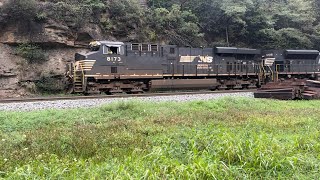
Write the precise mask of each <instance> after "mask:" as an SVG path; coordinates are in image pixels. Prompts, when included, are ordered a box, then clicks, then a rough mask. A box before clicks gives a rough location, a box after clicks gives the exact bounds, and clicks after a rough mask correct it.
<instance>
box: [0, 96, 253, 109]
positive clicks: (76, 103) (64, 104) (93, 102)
mask: <svg viewBox="0 0 320 180" xmlns="http://www.w3.org/2000/svg"><path fill="white" fill-rule="evenodd" d="M222 97H248V98H253V93H252V92H238V93H221V94H192V95H191V94H189V95H174V96H152V97H130V98H105V99H83V100H57V101H39V102H24V103H5V104H0V111H34V110H45V109H69V108H92V107H97V106H101V105H104V104H108V103H112V102H117V101H129V100H137V101H151V102H163V101H174V102H186V101H195V100H213V99H219V98H222Z"/></svg>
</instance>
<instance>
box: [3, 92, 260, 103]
mask: <svg viewBox="0 0 320 180" xmlns="http://www.w3.org/2000/svg"><path fill="white" fill-rule="evenodd" d="M256 91H257V90H256V89H251V90H223V91H195V92H170V93H168V92H164V93H142V94H117V95H94V96H93V95H89V96H59V97H32V98H6V99H0V104H5V103H24V102H42V101H59V100H85V99H112V98H131V97H153V96H175V95H194V94H228V93H230V94H232V93H240V92H256Z"/></svg>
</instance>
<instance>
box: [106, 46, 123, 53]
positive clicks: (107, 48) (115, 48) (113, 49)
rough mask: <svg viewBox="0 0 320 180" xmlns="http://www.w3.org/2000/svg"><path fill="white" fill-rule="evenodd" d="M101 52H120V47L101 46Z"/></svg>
mask: <svg viewBox="0 0 320 180" xmlns="http://www.w3.org/2000/svg"><path fill="white" fill-rule="evenodd" d="M103 54H120V47H116V46H103Z"/></svg>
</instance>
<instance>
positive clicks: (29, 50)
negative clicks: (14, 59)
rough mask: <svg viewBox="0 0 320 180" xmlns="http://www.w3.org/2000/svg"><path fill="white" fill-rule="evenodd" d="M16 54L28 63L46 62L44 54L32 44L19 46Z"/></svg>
mask: <svg viewBox="0 0 320 180" xmlns="http://www.w3.org/2000/svg"><path fill="white" fill-rule="evenodd" d="M16 52H17V54H18V55H19V56H21V57H23V58H25V59H26V60H27V61H28V62H29V63H42V62H44V61H47V57H46V53H45V52H44V51H43V50H42V49H41V48H40V47H39V46H37V45H34V44H21V45H19V46H18V47H17V49H16Z"/></svg>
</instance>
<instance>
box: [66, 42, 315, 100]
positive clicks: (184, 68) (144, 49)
mask: <svg viewBox="0 0 320 180" xmlns="http://www.w3.org/2000/svg"><path fill="white" fill-rule="evenodd" d="M90 48H91V51H90V52H89V53H87V54H79V53H77V54H76V55H75V62H74V63H71V64H68V67H67V75H68V77H69V82H70V83H69V84H70V85H69V90H70V92H74V93H101V92H105V93H107V94H112V93H122V92H126V93H138V92H144V91H148V90H154V89H211V90H215V89H221V90H223V89H244V88H256V87H259V86H260V85H261V84H263V83H265V82H267V81H271V80H277V79H279V78H317V77H318V74H320V69H319V68H320V67H319V51H317V50H281V51H279V50H267V51H261V50H258V49H248V48H234V47H215V48H191V47H177V46H175V45H160V44H147V43H123V42H111V41H96V42H92V43H90Z"/></svg>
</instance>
